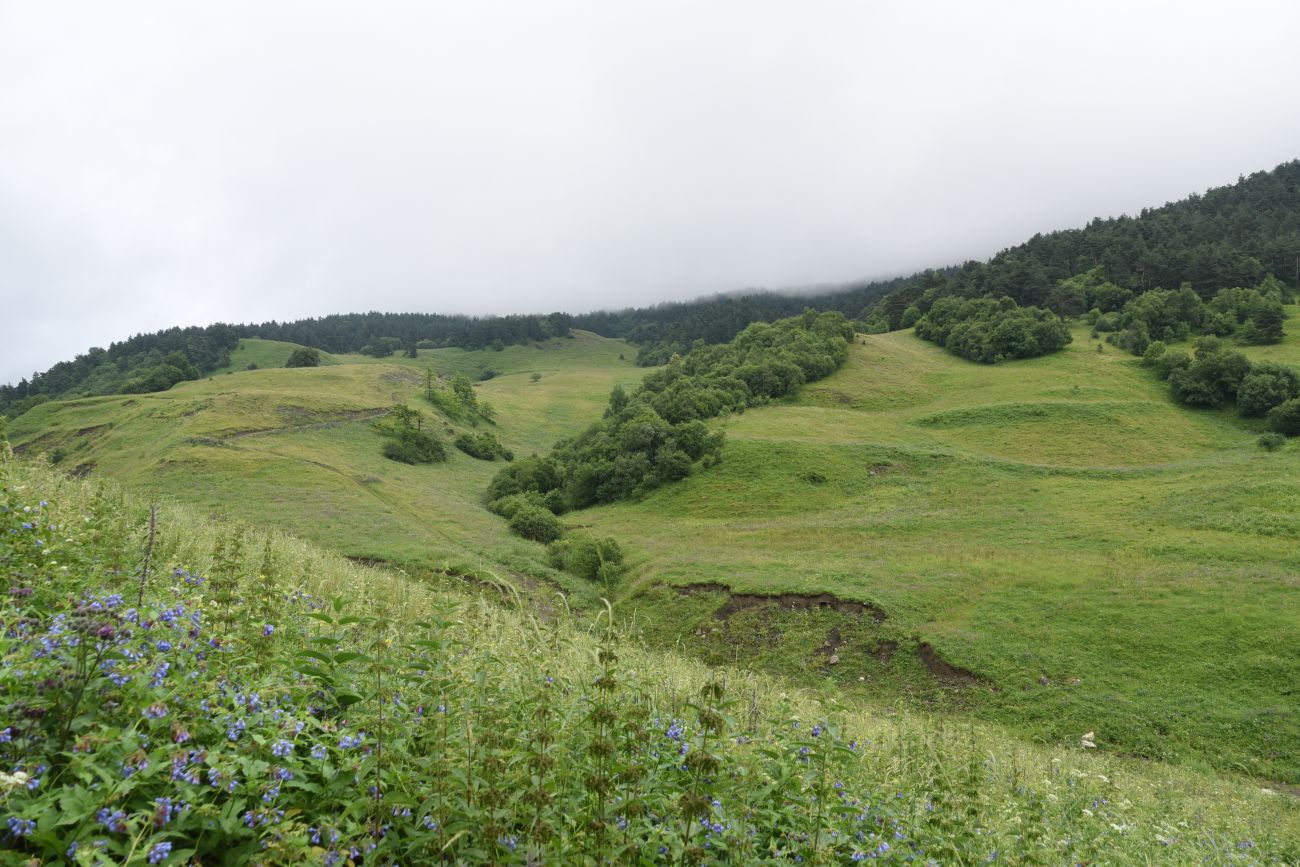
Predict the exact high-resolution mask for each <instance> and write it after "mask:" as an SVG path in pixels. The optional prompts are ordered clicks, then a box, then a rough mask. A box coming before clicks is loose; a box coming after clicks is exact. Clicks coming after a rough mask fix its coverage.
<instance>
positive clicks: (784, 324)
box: [488, 310, 853, 511]
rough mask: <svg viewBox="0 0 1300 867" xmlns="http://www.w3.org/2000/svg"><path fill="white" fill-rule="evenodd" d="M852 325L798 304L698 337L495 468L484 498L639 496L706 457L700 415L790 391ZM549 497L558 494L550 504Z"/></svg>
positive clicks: (716, 437)
mask: <svg viewBox="0 0 1300 867" xmlns="http://www.w3.org/2000/svg"><path fill="white" fill-rule="evenodd" d="M852 338H853V329H852V325H851V324H850V323H849V321H848V320H847V319H845V318H844V316H842V315H841V314H839V313H817V312H816V311H813V310H809V311H806V312H805V313H804V314H803V315H801V316H796V317H794V318H791V319H784V320H781V321H779V322H775V323H771V324H768V323H756V324H754V325H751V326H749V327H748V328H746V329H745V330H744V331H742V332H741V333H740V334H739V335H737V337H736V338H735V339H734V340H732V341H731V342H730V343H725V344H720V345H715V346H705V345H702V344H701V345H698V346H696V347H695V348H694V349H692V350H691V351H690V352H688V353H687V354H686V355H685V356H680V357H674V358H673V359H672V360H671V361H670V362H669V363H668V365H667V366H666V367H665V368H664V369H662V370H658V371H655V372H654V373H652V374H650V375H649V376H647V377H646V378H645V380H644V381H643V382H642V384H641V385H640V387H638V388H637V389H636V391H634V392H633V393H632V394H631V395H629V394H628V393H627V392H626V391H624V390H623V389H622V388H621V387H617V388H615V389H614V391H613V393H612V394H611V395H610V399H609V405H608V407H607V408H606V410H605V414H604V417H603V418H602V419H601V420H600V421H599V422H596V423H595V424H593V425H592V426H591V427H589V428H588V429H587V430H585V431H584V432H583V433H581V434H580V435H578V436H576V437H573V438H571V439H566V440H561V441H560V442H558V443H556V445H555V448H554V449H553V450H552V452H551V453H550V455H548V456H546V457H544V458H533V459H529V460H527V461H519V462H516V463H515V464H514V465H512V466H510V467H507V468H505V469H503V470H501V471H500V472H499V473H498V474H497V475H496V477H495V478H494V479H493V480H492V483H491V485H490V486H489V488H488V499H489V501H495V500H499V499H501V498H503V497H508V496H510V495H512V494H521V493H525V492H531V493H534V494H537V495H538V496H540V497H544V498H546V500H547V507H548V508H551V509H552V510H553V511H563V510H566V509H581V508H584V507H586V506H590V505H593V504H596V503H609V502H614V501H616V500H624V499H629V498H633V497H637V496H640V495H642V494H644V493H646V492H647V491H650V490H653V489H654V488H656V487H658V486H659V485H662V484H665V483H668V482H674V481H678V480H679V479H683V478H685V477H686V476H688V475H690V473H691V471H692V468H693V466H694V465H695V464H696V463H698V462H701V461H714V460H716V459H717V458H718V455H719V453H720V451H721V447H722V436H721V434H717V433H710V432H709V429H708V427H707V426H706V425H705V423H704V422H705V420H706V419H709V418H713V417H714V416H717V415H720V414H722V413H724V412H728V411H733V410H743V409H744V408H745V407H749V406H756V405H758V404H762V403H765V402H767V401H770V400H772V399H774V398H779V397H782V396H784V395H788V394H792V393H793V392H795V391H796V390H797V389H798V388H799V386H801V385H802V384H803V383H805V382H811V381H813V380H816V379H821V378H822V377H824V376H826V375H827V374H829V373H831V372H832V371H834V370H835V369H837V368H838V367H839V366H840V365H841V364H843V363H844V360H845V359H846V358H847V357H848V345H849V341H850V340H852ZM552 501H557V502H555V503H554V505H552Z"/></svg>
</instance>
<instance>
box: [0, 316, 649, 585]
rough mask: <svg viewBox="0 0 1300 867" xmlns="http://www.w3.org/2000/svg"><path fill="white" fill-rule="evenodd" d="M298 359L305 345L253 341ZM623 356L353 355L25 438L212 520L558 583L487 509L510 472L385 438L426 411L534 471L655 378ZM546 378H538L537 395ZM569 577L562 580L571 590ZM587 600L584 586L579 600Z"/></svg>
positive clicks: (581, 345)
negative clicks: (456, 378)
mask: <svg viewBox="0 0 1300 867" xmlns="http://www.w3.org/2000/svg"><path fill="white" fill-rule="evenodd" d="M245 346H246V348H247V349H246V351H248V352H258V353H270V352H276V353H280V354H283V355H284V356H285V357H286V358H287V357H288V354H289V353H290V352H291V351H292V348H293V347H292V345H291V344H272V345H270V346H267V345H266V344H263V343H260V342H257V341H252V340H248V341H245ZM634 354H635V352H634V350H633V349H632V347H630V346H629V345H628V344H626V343H624V342H622V341H615V340H607V339H605V338H600V337H596V336H595V335H591V334H586V333H578V334H577V336H576V337H575V338H574V339H567V338H565V339H555V340H551V341H545V342H542V343H538V344H532V345H529V346H511V347H507V348H505V349H504V350H502V351H493V350H475V351H469V350H463V349H456V348H447V349H432V350H424V349H422V350H419V351H418V355H417V357H416V358H407V357H404V356H393V357H391V358H388V359H377V358H373V357H370V356H360V355H338V356H333V357H332V359H333V360H334V361H337V362H339V363H337V364H332V365H329V366H322V367H317V368H302V369H288V370H286V369H283V368H275V369H271V368H265V367H264V368H261V369H258V370H252V371H236V372H232V373H230V374H216V375H214V376H212V377H211V378H209V379H203V380H199V381H196V382H190V383H184V384H182V385H179V386H177V387H175V388H173V389H171V390H170V391H167V392H163V393H160V394H150V395H135V396H109V397H96V398H86V399H78V400H69V401H55V402H50V403H46V404H44V405H41V406H38V407H36V408H35V409H33V410H31V411H30V412H28V413H27V414H26V415H24V416H23V417H21V418H19V419H18V420H16V421H15V422H13V423H11V425H10V429H9V433H10V439H11V441H12V442H13V443H14V446H15V449H16V450H17V452H18V453H19V455H20V456H37V455H41V456H45V457H47V458H49V457H57V458H58V459H59V461H60V464H59V465H60V466H62V467H65V468H67V469H68V470H70V471H72V472H73V473H75V474H87V473H89V474H93V475H103V476H107V477H110V478H113V479H116V480H119V481H121V482H123V483H126V484H128V485H130V486H132V487H134V488H136V489H138V490H143V491H150V492H156V493H161V494H165V495H167V496H170V497H173V498H175V499H177V500H179V501H181V502H187V503H192V504H195V505H197V506H201V507H202V508H204V509H207V510H209V511H210V512H214V513H218V514H226V515H231V516H233V517H239V518H244V519H246V520H265V519H268V516H270V517H269V519H270V520H273V521H274V522H275V523H276V524H277V526H281V527H285V528H287V529H290V530H292V531H293V532H296V533H299V534H300V535H302V536H303V537H304V538H308V539H313V540H316V541H319V542H321V543H323V544H326V545H329V546H330V547H332V548H333V549H334V550H338V551H341V552H343V553H345V554H347V555H349V556H352V557H356V558H358V559H361V560H366V561H377V560H382V561H385V562H389V563H392V564H394V565H396V566H401V567H403V568H407V569H411V570H428V569H434V568H446V567H452V568H455V569H458V570H467V571H473V570H475V569H477V568H480V567H483V566H486V565H489V564H492V565H494V566H495V565H497V564H502V563H504V564H506V565H508V566H509V567H510V568H512V569H522V570H524V571H529V572H541V573H543V574H551V572H552V570H551V569H550V568H549V567H548V566H547V565H546V563H545V559H544V556H539V555H538V553H537V552H536V551H535V550H534V549H535V546H533V545H532V544H531V543H525V542H522V541H514V540H512V539H511V537H509V536H508V535H505V537H504V538H502V537H503V535H504V534H502V533H501V527H500V522H499V519H497V518H496V517H494V516H493V515H491V514H489V513H487V512H486V511H484V509H483V507H482V495H483V491H484V490H485V489H486V487H487V485H488V482H489V481H490V480H491V478H492V475H493V473H494V472H495V469H496V468H499V467H500V466H501V464H500V463H496V464H493V463H489V462H485V461H482V460H478V459H475V458H472V457H470V456H469V455H467V454H464V453H462V452H461V451H459V450H455V449H451V450H450V451H449V458H448V461H447V462H446V463H444V464H438V465H423V466H405V465H399V464H396V463H394V462H393V461H391V460H387V459H385V458H384V456H383V454H382V443H383V441H382V439H381V437H380V436H379V434H377V433H376V432H375V431H374V430H372V424H373V423H374V422H375V421H376V420H378V419H380V418H381V417H383V416H384V415H386V414H387V413H388V411H389V409H390V408H391V407H392V406H393V405H394V404H398V403H406V404H408V405H409V406H411V407H422V408H423V411H424V412H425V413H426V414H429V415H430V416H437V418H438V419H439V421H438V422H437V425H436V427H435V428H434V431H435V433H438V434H439V435H440V436H442V437H443V438H444V439H445V441H446V442H447V443H448V444H450V443H452V442H453V441H454V440H455V439H457V438H458V437H459V436H460V435H462V434H469V433H472V434H475V435H480V434H482V433H484V432H491V433H492V434H493V436H495V437H496V439H497V440H498V441H499V442H500V443H501V444H502V445H503V446H504V447H505V448H508V449H510V450H511V451H512V452H513V453H515V454H517V455H519V456H528V455H531V454H535V453H538V452H542V451H545V450H546V449H547V448H549V447H550V445H551V444H552V443H554V442H555V440H556V439H558V438H560V437H561V436H563V435H565V434H568V433H571V432H573V431H575V430H580V429H581V428H582V427H583V426H584V425H586V424H587V423H588V422H589V421H590V420H591V419H593V418H598V417H599V415H600V412H601V410H602V408H603V407H604V404H605V400H606V398H607V396H608V394H609V392H610V391H611V390H612V389H613V388H614V387H615V386H617V385H620V384H621V385H624V386H627V387H631V386H633V385H634V384H635V383H636V382H637V381H638V380H639V379H640V378H641V377H642V376H643V375H644V373H645V371H643V370H640V369H638V368H637V367H636V366H635V365H634V363H633V362H632V361H631V360H626V361H624V360H620V358H619V356H620V355H626V356H627V357H628V358H629V359H630V358H631V357H633V356H634ZM430 369H435V370H436V371H438V372H439V373H445V374H448V375H452V374H461V375H463V376H465V377H466V378H468V379H471V380H479V379H481V378H482V376H483V375H484V374H485V372H488V371H490V372H491V373H492V374H493V376H492V378H490V379H487V380H484V381H480V382H478V383H477V384H476V385H475V386H474V387H473V391H474V392H475V393H476V394H477V395H478V396H479V397H481V398H482V399H483V401H484V402H486V403H490V404H492V405H493V406H495V407H496V408H497V413H496V422H495V424H491V425H487V424H483V423H479V424H478V425H477V426H475V425H474V424H472V423H471V422H470V421H469V420H466V419H452V418H450V417H447V416H445V415H442V414H441V412H440V411H439V409H438V408H437V407H435V406H433V405H432V404H430V403H429V402H428V401H426V400H425V399H424V395H425V392H426V388H425V385H426V375H427V373H428V371H429V370H430ZM533 374H537V375H538V379H537V380H536V381H534V380H533V378H532V377H533ZM561 577H562V576H561ZM574 589H575V590H576V591H577V592H579V593H580V594H581V593H584V592H586V589H587V588H585V587H584V586H582V585H577V586H575V588H574Z"/></svg>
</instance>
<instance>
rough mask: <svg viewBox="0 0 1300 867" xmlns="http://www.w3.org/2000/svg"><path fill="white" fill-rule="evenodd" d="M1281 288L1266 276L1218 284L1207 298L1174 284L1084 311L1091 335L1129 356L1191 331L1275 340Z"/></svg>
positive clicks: (1260, 341) (1282, 296)
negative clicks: (1250, 282) (1248, 282)
mask: <svg viewBox="0 0 1300 867" xmlns="http://www.w3.org/2000/svg"><path fill="white" fill-rule="evenodd" d="M1288 296H1289V292H1288V290H1287V287H1286V286H1285V285H1284V284H1282V283H1281V282H1280V281H1278V280H1276V279H1274V278H1272V277H1269V278H1267V279H1265V280H1264V281H1263V282H1262V283H1260V284H1259V286H1257V287H1256V288H1254V289H1243V288H1240V287H1232V288H1227V289H1220V290H1219V292H1218V293H1217V294H1215V296H1214V297H1213V298H1212V299H1210V301H1209V302H1208V303H1206V302H1205V301H1203V300H1201V296H1199V295H1197V294H1196V293H1195V292H1193V291H1192V288H1191V286H1188V285H1186V284H1184V285H1183V286H1182V288H1180V289H1176V290H1174V289H1153V290H1151V291H1150V292H1145V293H1143V294H1142V295H1139V296H1137V297H1136V298H1134V299H1133V300H1131V301H1129V302H1128V303H1127V304H1125V305H1124V307H1123V309H1121V310H1118V311H1113V312H1103V311H1101V310H1099V309H1096V308H1094V309H1093V310H1092V312H1090V313H1089V314H1088V320H1089V322H1091V324H1092V327H1093V336H1094V337H1095V336H1098V335H1100V334H1102V333H1105V334H1107V337H1106V339H1107V341H1109V342H1110V343H1113V344H1115V345H1116V346H1118V347H1120V348H1121V349H1125V350H1127V351H1129V352H1132V353H1133V354H1134V355H1143V354H1144V353H1145V352H1146V350H1147V347H1148V346H1149V345H1150V344H1151V343H1152V342H1153V341H1160V342H1163V343H1172V342H1175V341H1179V340H1184V339H1186V338H1188V337H1190V336H1191V335H1193V334H1206V335H1213V336H1216V337H1229V336H1234V337H1235V338H1236V340H1237V341H1238V342H1240V343H1245V344H1265V343H1278V342H1280V341H1281V340H1282V338H1283V337H1284V336H1285V331H1284V329H1283V322H1284V320H1285V318H1286V312H1285V309H1284V308H1283V306H1282V305H1283V301H1284V300H1285V299H1286V298H1287V297H1288Z"/></svg>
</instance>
